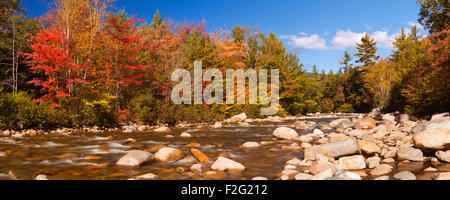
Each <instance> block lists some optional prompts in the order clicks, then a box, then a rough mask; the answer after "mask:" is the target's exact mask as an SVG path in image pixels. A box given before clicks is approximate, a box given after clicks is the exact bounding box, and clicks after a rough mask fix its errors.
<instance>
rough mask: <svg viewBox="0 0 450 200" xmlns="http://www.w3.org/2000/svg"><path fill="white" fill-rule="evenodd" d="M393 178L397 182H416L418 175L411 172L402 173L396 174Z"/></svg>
mask: <svg viewBox="0 0 450 200" xmlns="http://www.w3.org/2000/svg"><path fill="white" fill-rule="evenodd" d="M393 178H394V179H395V180H416V175H414V174H413V173H411V172H409V171H402V172H399V173H396V174H395V175H394V176H393Z"/></svg>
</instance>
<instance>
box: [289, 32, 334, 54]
mask: <svg viewBox="0 0 450 200" xmlns="http://www.w3.org/2000/svg"><path fill="white" fill-rule="evenodd" d="M281 38H283V39H289V41H288V44H290V45H292V46H294V47H296V48H304V49H316V50H323V49H328V47H327V42H326V41H325V39H323V38H321V37H320V36H319V35H318V34H313V35H310V36H306V35H303V36H301V37H299V36H295V35H284V36H281Z"/></svg>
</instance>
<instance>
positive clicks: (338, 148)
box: [304, 138, 359, 160]
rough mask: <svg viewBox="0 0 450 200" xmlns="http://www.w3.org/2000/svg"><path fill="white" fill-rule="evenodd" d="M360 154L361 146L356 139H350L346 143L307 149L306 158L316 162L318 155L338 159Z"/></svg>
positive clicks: (341, 142)
mask: <svg viewBox="0 0 450 200" xmlns="http://www.w3.org/2000/svg"><path fill="white" fill-rule="evenodd" d="M358 152H359V145H358V141H357V140H356V138H349V139H347V140H344V141H340V142H334V143H328V144H323V145H317V146H312V147H309V148H306V149H305V152H304V157H305V159H307V160H315V159H316V155H317V154H322V155H326V156H328V157H332V158H336V157H339V156H345V155H352V154H356V153H358Z"/></svg>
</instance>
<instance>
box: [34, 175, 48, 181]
mask: <svg viewBox="0 0 450 200" xmlns="http://www.w3.org/2000/svg"><path fill="white" fill-rule="evenodd" d="M34 180H38V181H48V180H49V179H48V177H47V175H45V174H39V175H37V176H36V178H34Z"/></svg>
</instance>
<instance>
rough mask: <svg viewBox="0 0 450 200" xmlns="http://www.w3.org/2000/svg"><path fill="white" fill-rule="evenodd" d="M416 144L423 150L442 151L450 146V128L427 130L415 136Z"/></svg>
mask: <svg viewBox="0 0 450 200" xmlns="http://www.w3.org/2000/svg"><path fill="white" fill-rule="evenodd" d="M414 144H415V146H416V147H418V148H421V149H433V150H442V149H446V148H449V146H450V128H436V129H427V130H425V131H422V132H420V133H416V134H415V135H414Z"/></svg>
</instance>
